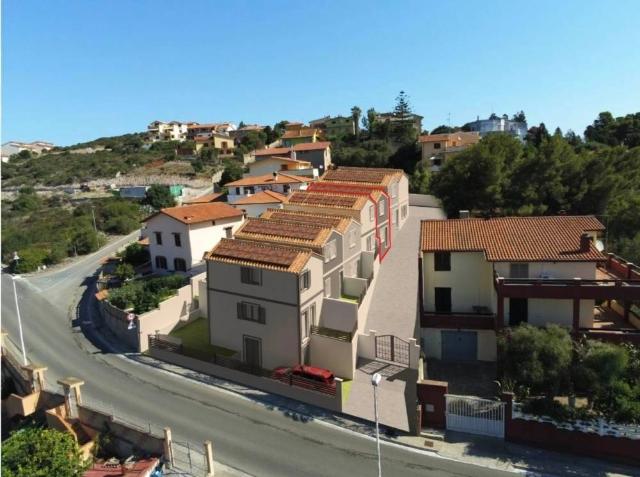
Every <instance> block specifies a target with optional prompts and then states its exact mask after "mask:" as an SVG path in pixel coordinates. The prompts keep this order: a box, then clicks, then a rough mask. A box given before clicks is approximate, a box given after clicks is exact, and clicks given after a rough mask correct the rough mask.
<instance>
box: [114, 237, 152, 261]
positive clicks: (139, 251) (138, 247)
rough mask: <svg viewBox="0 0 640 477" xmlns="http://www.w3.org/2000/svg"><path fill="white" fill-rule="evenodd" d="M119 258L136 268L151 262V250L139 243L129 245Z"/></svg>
mask: <svg viewBox="0 0 640 477" xmlns="http://www.w3.org/2000/svg"><path fill="white" fill-rule="evenodd" d="M119 256H120V258H122V261H123V262H125V263H130V264H131V265H133V266H134V267H137V266H138V265H142V264H144V263H147V262H148V261H149V260H150V256H149V249H148V248H147V247H145V246H144V245H142V244H140V243H138V242H134V243H131V244H129V245H127V247H126V248H125V249H124V250H123V251H122V252H121V253H120V254H119Z"/></svg>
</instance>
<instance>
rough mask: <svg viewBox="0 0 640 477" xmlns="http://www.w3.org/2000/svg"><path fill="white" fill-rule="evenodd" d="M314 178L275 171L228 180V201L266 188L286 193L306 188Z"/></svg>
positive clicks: (233, 201) (233, 200)
mask: <svg viewBox="0 0 640 477" xmlns="http://www.w3.org/2000/svg"><path fill="white" fill-rule="evenodd" d="M312 180H313V179H311V178H309V177H300V176H294V175H291V174H283V173H280V172H273V173H271V174H265V175H263V176H248V177H243V178H242V179H238V180H237V181H233V182H228V183H226V184H225V185H224V186H225V187H226V188H227V190H228V193H227V200H228V202H229V203H231V204H234V203H236V201H238V200H240V199H242V198H244V197H247V196H250V195H253V194H256V193H257V192H260V191H265V190H270V191H274V192H278V193H280V194H284V195H286V194H288V193H289V192H292V191H296V190H305V189H306V188H307V186H308V185H309V183H310V182H311V181H312Z"/></svg>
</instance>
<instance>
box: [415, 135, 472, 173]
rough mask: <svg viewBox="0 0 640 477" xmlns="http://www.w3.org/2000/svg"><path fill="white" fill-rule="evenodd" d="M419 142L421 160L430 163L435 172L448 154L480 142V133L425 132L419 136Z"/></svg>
mask: <svg viewBox="0 0 640 477" xmlns="http://www.w3.org/2000/svg"><path fill="white" fill-rule="evenodd" d="M419 142H420V145H421V146H422V161H423V162H424V163H425V164H428V165H430V167H431V171H432V172H437V171H439V170H440V167H442V165H443V164H444V162H445V161H446V160H447V158H448V157H449V156H451V155H452V154H455V153H457V152H460V151H464V150H465V149H466V148H468V147H469V146H472V145H474V144H477V143H478V142H480V134H479V133H477V132H463V131H459V132H453V133H445V134H427V135H424V136H420V138H419Z"/></svg>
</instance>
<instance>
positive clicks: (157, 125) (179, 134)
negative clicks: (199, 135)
mask: <svg viewBox="0 0 640 477" xmlns="http://www.w3.org/2000/svg"><path fill="white" fill-rule="evenodd" d="M192 124H195V123H193V122H181V121H169V122H164V121H153V122H152V123H150V124H149V125H148V126H147V134H148V138H149V140H150V141H152V142H156V141H184V140H185V139H186V138H187V128H188V127H189V126H190V125H192Z"/></svg>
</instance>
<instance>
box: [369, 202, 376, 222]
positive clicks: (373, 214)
mask: <svg viewBox="0 0 640 477" xmlns="http://www.w3.org/2000/svg"><path fill="white" fill-rule="evenodd" d="M375 219H376V212H375V208H374V207H373V205H370V206H369V220H370V221H371V222H373V221H374V220H375Z"/></svg>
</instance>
